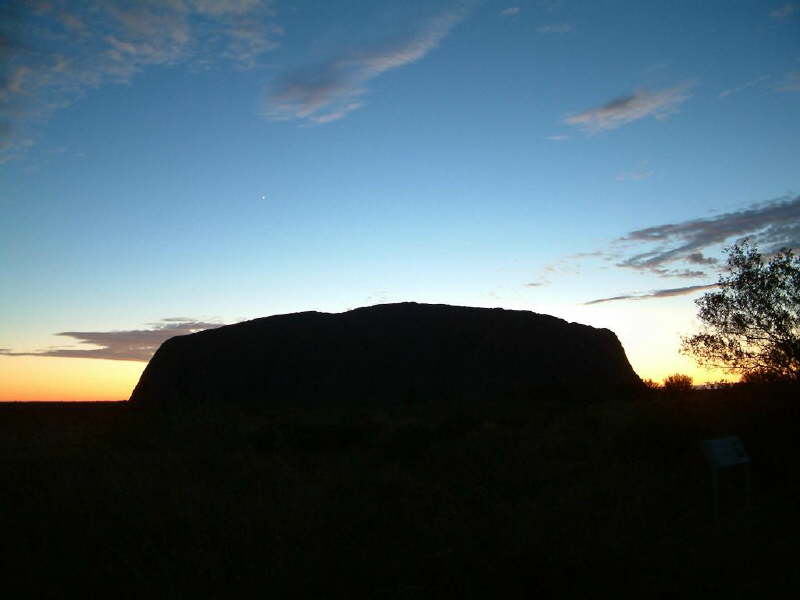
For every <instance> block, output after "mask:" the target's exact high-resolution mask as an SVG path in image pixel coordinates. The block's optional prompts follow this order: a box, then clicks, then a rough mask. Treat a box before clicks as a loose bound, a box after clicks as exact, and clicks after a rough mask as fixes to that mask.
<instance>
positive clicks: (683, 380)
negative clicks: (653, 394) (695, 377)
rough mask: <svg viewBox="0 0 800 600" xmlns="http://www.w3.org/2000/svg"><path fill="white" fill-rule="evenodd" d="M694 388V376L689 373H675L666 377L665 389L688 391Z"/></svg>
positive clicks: (669, 390)
mask: <svg viewBox="0 0 800 600" xmlns="http://www.w3.org/2000/svg"><path fill="white" fill-rule="evenodd" d="M691 389H692V378H691V376H689V375H684V374H682V373H675V374H673V375H670V376H669V377H667V378H666V379H664V391H667V392H688V391H690V390H691Z"/></svg>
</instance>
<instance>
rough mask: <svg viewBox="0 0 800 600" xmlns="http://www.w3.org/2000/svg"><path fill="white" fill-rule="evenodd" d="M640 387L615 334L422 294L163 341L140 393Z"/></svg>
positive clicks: (289, 399) (366, 397)
mask: <svg viewBox="0 0 800 600" xmlns="http://www.w3.org/2000/svg"><path fill="white" fill-rule="evenodd" d="M638 385H641V381H640V380H639V378H638V376H637V375H636V374H635V373H634V371H633V369H632V368H631V366H630V364H629V362H628V359H627V358H626V356H625V351H624V350H623V348H622V345H621V344H620V343H619V340H618V339H617V337H616V336H615V335H614V333H613V332H611V331H609V330H607V329H595V328H593V327H589V326H587V325H580V324H577V323H568V322H566V321H564V320H562V319H558V318H556V317H551V316H548V315H541V314H536V313H532V312H528V311H516V310H503V309H498V308H495V309H488V308H469V307H462V306H448V305H431V304H416V303H400V304H383V305H378V306H370V307H365V308H358V309H355V310H351V311H348V312H344V313H339V314H329V313H320V312H302V313H296V314H288V315H276V316H272V317H265V318H262V319H255V320H253V321H246V322H243V323H238V324H236V325H228V326H225V327H220V328H217V329H210V330H206V331H202V332H199V333H194V334H191V335H185V336H178V337H174V338H171V339H169V340H167V341H166V342H164V343H163V344H162V345H161V347H160V348H159V349H158V351H157V352H156V353H155V355H154V356H153V358H152V359H151V360H150V363H149V364H148V365H147V367H146V369H145V370H144V372H143V373H142V376H141V379H140V380H139V383H138V385H137V386H136V388H135V389H134V391H133V394H132V396H131V401H132V402H133V403H136V404H139V405H142V406H159V407H162V408H166V409H178V410H179V409H181V408H183V407H191V406H193V405H196V404H198V403H200V402H214V403H227V404H237V405H251V406H265V407H279V406H312V405H313V406H319V405H330V404H333V403H347V404H358V405H362V406H382V405H386V404H391V403H395V402H401V403H406V402H414V401H422V400H424V401H436V400H437V398H447V399H449V400H456V401H458V400H459V399H462V398H463V399H481V398H498V397H502V396H508V395H514V396H516V397H519V396H520V395H524V396H533V395H534V394H535V393H536V392H537V391H539V392H541V391H542V390H545V389H548V390H565V389H572V390H575V389H590V388H592V389H603V388H621V387H631V386H638Z"/></svg>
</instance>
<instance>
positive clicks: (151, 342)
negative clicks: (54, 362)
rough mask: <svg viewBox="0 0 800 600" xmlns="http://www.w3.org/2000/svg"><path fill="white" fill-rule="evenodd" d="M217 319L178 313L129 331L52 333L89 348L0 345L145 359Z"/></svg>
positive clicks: (53, 353) (83, 355) (61, 354)
mask: <svg viewBox="0 0 800 600" xmlns="http://www.w3.org/2000/svg"><path fill="white" fill-rule="evenodd" d="M220 326H221V324H220V323H205V322H202V321H193V320H191V319H184V318H180V317H176V318H169V319H163V320H162V321H160V322H158V323H152V324H150V326H149V328H148V329H134V330H129V331H62V332H61V333H57V334H56V335H59V336H64V337H69V338H73V339H74V340H77V342H78V343H79V344H83V345H87V346H96V347H93V348H63V347H55V348H48V349H45V350H39V351H37V352H12V351H11V350H6V349H0V355H5V356H50V357H58V358H101V359H105V360H135V361H148V360H150V357H151V356H152V355H153V353H154V352H155V351H156V350H157V349H158V347H159V346H160V345H161V344H162V343H163V342H164V341H166V340H168V339H169V338H171V337H174V336H176V335H186V334H189V333H195V332H197V331H203V330H204V329H213V328H215V327H220Z"/></svg>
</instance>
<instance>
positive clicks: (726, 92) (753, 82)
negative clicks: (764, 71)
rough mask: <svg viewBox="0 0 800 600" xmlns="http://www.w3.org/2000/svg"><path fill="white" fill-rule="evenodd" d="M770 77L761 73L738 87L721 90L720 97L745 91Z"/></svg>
mask: <svg viewBox="0 0 800 600" xmlns="http://www.w3.org/2000/svg"><path fill="white" fill-rule="evenodd" d="M769 78H770V76H769V75H761V76H760V77H756V78H755V79H751V80H750V81H748V82H747V83H744V84H742V85H740V86H738V87H735V88H730V89H727V90H723V91H721V92H720V93H719V97H720V98H726V97H727V96H730V95H731V94H738V93H739V92H741V91H744V90H746V89H747V88H751V87H753V86H755V85H758V84H759V83H761V82H762V81H764V80H766V79H769Z"/></svg>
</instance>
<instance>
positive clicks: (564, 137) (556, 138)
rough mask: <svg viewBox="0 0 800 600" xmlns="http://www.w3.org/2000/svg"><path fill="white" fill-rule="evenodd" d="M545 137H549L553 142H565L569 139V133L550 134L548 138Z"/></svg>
mask: <svg viewBox="0 0 800 600" xmlns="http://www.w3.org/2000/svg"><path fill="white" fill-rule="evenodd" d="M545 139H548V140H550V141H551V142H565V141H567V140H568V139H569V136H568V135H563V134H559V135H548V136H547V138H545Z"/></svg>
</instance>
